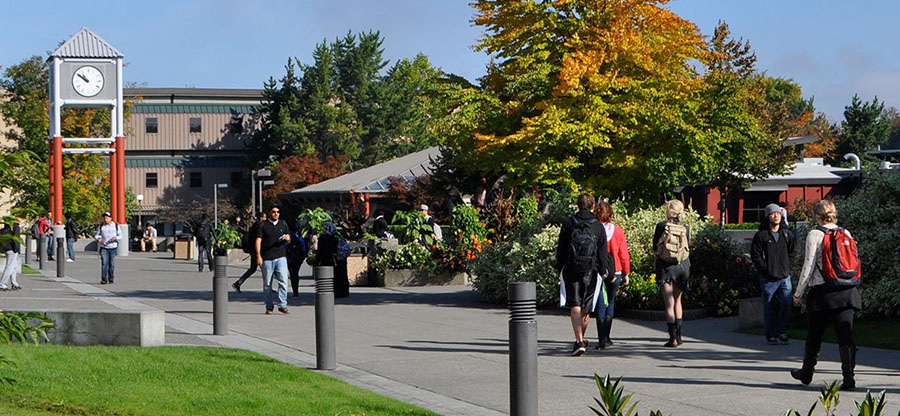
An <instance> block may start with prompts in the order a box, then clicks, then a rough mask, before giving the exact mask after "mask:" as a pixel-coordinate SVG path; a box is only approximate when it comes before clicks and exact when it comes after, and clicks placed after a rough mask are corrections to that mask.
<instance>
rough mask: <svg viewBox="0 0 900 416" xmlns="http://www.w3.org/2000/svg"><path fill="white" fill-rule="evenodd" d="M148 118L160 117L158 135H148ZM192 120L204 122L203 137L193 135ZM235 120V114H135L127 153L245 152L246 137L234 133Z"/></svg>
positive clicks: (130, 129) (127, 123) (127, 140)
mask: <svg viewBox="0 0 900 416" xmlns="http://www.w3.org/2000/svg"><path fill="white" fill-rule="evenodd" d="M148 117H156V120H157V123H158V130H157V133H146V128H145V123H146V119H147V118H148ZM192 117H199V118H200V119H201V123H202V128H201V130H202V131H201V132H200V133H191V132H190V119H191V118H192ZM244 117H246V116H244ZM231 119H232V117H231V114H216V113H213V114H185V113H182V114H132V115H131V118H130V119H129V120H128V121H126V122H125V125H126V128H127V129H128V130H127V131H129V132H131V136H130V137H128V138H127V139H126V142H125V146H126V149H127V150H161V149H164V150H207V149H212V150H243V149H244V140H246V139H247V138H246V137H245V136H246V135H235V134H232V133H231V131H230V129H229V126H230V124H231ZM242 120H243V119H242Z"/></svg>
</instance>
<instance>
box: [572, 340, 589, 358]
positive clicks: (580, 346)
mask: <svg viewBox="0 0 900 416" xmlns="http://www.w3.org/2000/svg"><path fill="white" fill-rule="evenodd" d="M585 351H586V349H585V348H584V342H578V341H575V345H574V346H572V356H574V357H580V356H581V354H584V352H585Z"/></svg>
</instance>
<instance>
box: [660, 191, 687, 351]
mask: <svg viewBox="0 0 900 416" xmlns="http://www.w3.org/2000/svg"><path fill="white" fill-rule="evenodd" d="M682 213H684V204H683V203H682V202H681V201H679V200H677V199H673V200H671V201H669V202H667V203H666V220H665V221H661V222H659V223H658V224H656V230H655V231H654V233H653V246H654V248H655V249H656V265H655V269H656V287H658V288H659V292H660V293H661V294H662V298H663V303H664V304H665V305H666V327H667V328H668V331H669V341H668V342H666V343H665V346H666V347H670V348H676V347H678V346H679V345H681V344H682V341H681V317H682V308H681V294H682V293H684V291H686V290H687V289H688V279H689V278H690V276H691V260H690V258H688V254H689V253H690V245H691V229H690V227H688V225H687V224H682V223H681V214H682Z"/></svg>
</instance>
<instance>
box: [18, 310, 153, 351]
mask: <svg viewBox="0 0 900 416" xmlns="http://www.w3.org/2000/svg"><path fill="white" fill-rule="evenodd" d="M16 312H38V313H41V314H43V315H44V316H46V317H48V318H50V320H51V321H52V322H53V325H54V328H53V329H51V330H49V331H47V336H48V337H49V338H50V343H51V344H59V345H81V346H86V345H133V346H141V347H159V346H162V345H165V343H166V322H165V321H166V318H165V312H163V311H161V310H144V311H89V310H87V311H73V310H65V309H47V310H18V311H16Z"/></svg>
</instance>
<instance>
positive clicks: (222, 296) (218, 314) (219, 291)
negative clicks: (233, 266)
mask: <svg viewBox="0 0 900 416" xmlns="http://www.w3.org/2000/svg"><path fill="white" fill-rule="evenodd" d="M215 262H216V268H215V272H214V273H213V335H228V256H216V260H215Z"/></svg>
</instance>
